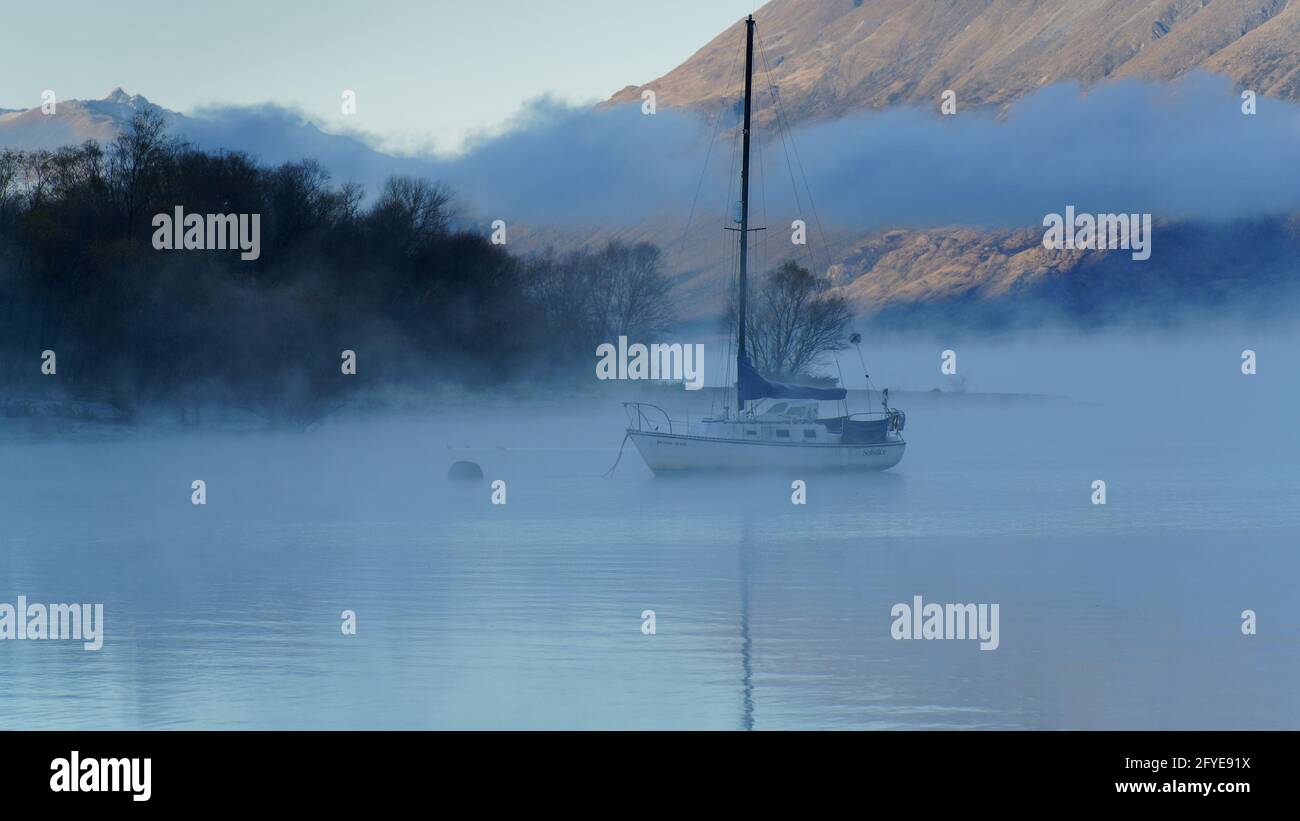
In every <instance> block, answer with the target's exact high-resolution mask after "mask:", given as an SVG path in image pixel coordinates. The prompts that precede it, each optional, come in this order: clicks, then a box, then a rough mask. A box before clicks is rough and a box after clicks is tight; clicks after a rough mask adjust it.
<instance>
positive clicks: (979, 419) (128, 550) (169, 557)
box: [0, 323, 1300, 729]
mask: <svg viewBox="0 0 1300 821" xmlns="http://www.w3.org/2000/svg"><path fill="white" fill-rule="evenodd" d="M866 337H867V338H866V341H865V345H864V353H865V354H866V355H867V364H868V367H869V368H870V369H871V374H872V380H873V383H874V384H875V385H876V386H878V387H879V386H889V387H891V394H892V396H891V399H892V404H894V405H896V406H897V407H900V408H902V409H903V410H904V411H906V412H907V429H906V432H905V435H906V438H907V439H908V442H909V445H908V451H907V455H906V457H905V458H904V460H903V462H902V463H901V464H900V465H899V466H898V467H897V468H895V469H894V470H892V471H889V472H888V473H884V474H877V475H835V474H810V475H807V476H793V475H791V476H787V475H783V474H771V475H746V476H725V477H690V478H680V479H666V478H655V477H653V476H652V475H651V474H650V473H649V471H648V470H647V469H646V468H645V466H644V464H643V463H642V462H641V460H640V458H639V456H638V455H637V453H636V452H635V450H634V449H633V448H632V446H631V445H630V444H629V445H628V447H627V450H626V451H625V452H624V453H623V455H622V459H621V462H620V464H619V466H618V468H617V470H616V471H615V472H614V474H613V476H612V477H611V478H602V474H603V473H604V472H605V471H606V470H607V469H608V468H609V466H610V465H611V464H612V463H613V462H614V460H615V457H616V455H617V452H618V447H619V444H620V442H621V440H622V438H623V426H624V417H623V414H622V412H621V408H620V407H619V401H620V399H621V398H623V396H624V395H625V393H626V388H627V386H626V385H621V384H618V383H595V381H594V378H593V384H594V387H593V388H592V389H591V390H590V391H586V392H584V393H582V394H580V395H576V396H574V395H559V394H556V393H548V392H543V391H542V390H541V389H539V388H534V387H517V388H515V389H512V390H510V391H503V392H501V393H500V394H492V395H489V394H472V395H464V396H462V397H460V398H459V399H453V400H451V401H448V402H445V403H441V404H436V405H430V406H429V407H428V408H427V409H424V410H406V411H400V412H399V411H390V412H384V411H372V412H368V413H359V412H358V413H351V414H342V415H338V416H335V417H331V418H329V419H327V420H325V421H324V422H323V423H321V424H319V425H316V426H314V427H312V428H311V429H309V430H308V431H307V432H304V433H298V432H280V431H256V430H255V431H222V430H213V429H208V430H201V431H198V432H196V431H194V430H189V429H184V428H179V427H156V428H155V427H142V428H117V427H104V428H102V429H96V428H91V429H82V430H80V431H79V432H77V433H76V434H75V435H68V434H65V433H46V434H43V435H40V436H34V435H32V434H30V433H29V432H25V431H24V430H22V429H20V428H19V427H18V425H17V424H16V423H14V422H13V421H12V420H5V421H0V463H2V464H3V465H4V469H3V470H0V522H2V523H3V524H2V529H0V538H2V539H3V544H2V545H0V547H2V549H0V600H3V601H9V602H11V603H12V602H13V601H14V600H15V598H16V597H17V595H19V594H23V595H26V596H27V597H28V600H29V601H32V602H102V603H103V604H104V611H105V640H104V647H103V649H102V650H100V651H99V652H97V653H95V652H85V651H83V650H82V649H81V645H80V643H79V642H49V641H47V642H28V641H23V642H18V641H4V642H0V716H2V718H0V727H4V728H31V729H35V728H56V727H96V728H154V727H166V728H183V727H193V728H281V727H294V728H318V727H321V728H323V727H342V728H361V727H367V728H424V727H473V728H487V727H493V728H495V727H548V728H551V727H565V728H567V727H716V728H750V727H753V728H783V727H873V728H879V727H906V728H919V727H974V728H1005V727H1031V728H1061V727H1115V728H1119V727H1157V728H1158V727H1163V728H1180V729H1185V728H1193V727H1207V728H1230V727H1232V728H1235V727H1258V728H1294V727H1296V726H1297V724H1300V721H1298V720H1297V719H1300V697H1298V696H1297V695H1296V693H1295V688H1294V682H1295V681H1296V677H1297V674H1298V673H1300V657H1297V655H1296V654H1295V652H1294V648H1295V646H1296V644H1295V643H1296V640H1297V638H1300V602H1298V601H1297V599H1296V597H1295V596H1294V592H1293V590H1292V589H1291V588H1292V584H1293V582H1292V580H1293V579H1295V578H1296V577H1297V570H1300V567H1298V565H1300V559H1297V557H1296V551H1295V545H1296V542H1297V536H1298V535H1300V504H1297V502H1300V470H1298V469H1297V467H1296V465H1297V463H1298V457H1300V437H1298V436H1297V434H1296V432H1295V427H1294V417H1295V412H1294V409H1295V407H1296V400H1297V399H1298V398H1300V390H1298V386H1297V382H1296V380H1295V378H1294V376H1293V374H1292V373H1291V369H1290V368H1289V366H1288V357H1289V356H1291V355H1292V352H1293V351H1295V350H1296V349H1297V348H1296V342H1297V341H1300V340H1298V338H1300V333H1297V329H1296V328H1259V327H1251V326H1249V325H1245V324H1226V323H1225V324H1221V325H1213V326H1210V325H1207V326H1204V327H1198V328H1193V329H1188V330H1185V331H1178V332H1140V331H1132V330H1129V331H1113V332H1106V333H1098V334H1093V335H1084V334H1059V335H1056V334H1047V333H1044V334H1020V335H1016V336H1007V337H986V336H967V337H963V338H958V339H946V338H943V336H942V335H940V334H929V333H921V332H916V333H911V334H895V335H889V336H883V335H874V336H873V335H872V334H871V333H869V332H868V333H867V334H866ZM1246 348H1250V349H1253V350H1255V351H1256V352H1257V354H1258V361H1259V373H1258V374H1257V375H1254V376H1244V375H1242V374H1241V370H1240V363H1241V360H1240V354H1241V351H1242V350H1243V349H1246ZM944 349H952V350H955V351H956V352H957V356H958V377H959V378H962V379H964V383H958V382H955V381H954V377H946V376H943V375H941V374H940V372H939V353H940V351H942V350H944ZM850 358H851V359H852V365H853V367H850ZM709 361H710V365H712V363H713V362H714V361H715V358H714V357H713V356H712V355H710V360H709ZM593 364H594V363H593ZM841 367H842V369H843V371H844V375H845V380H846V383H847V384H848V386H849V387H850V388H855V389H856V388H862V387H863V383H862V381H861V379H860V377H858V376H857V372H858V371H859V370H860V368H859V367H858V366H857V361H856V355H855V354H852V353H851V352H846V353H845V354H842V355H841ZM710 381H711V382H712V381H713V380H712V379H710ZM963 387H964V391H965V392H964V393H962V392H958V391H957V390H956V389H958V388H963ZM935 388H940V389H941V390H940V392H934V391H933V389H935ZM706 393H707V392H700V393H699V394H695V395H691V394H687V393H686V392H684V391H682V392H676V391H670V392H664V393H663V394H662V398H661V399H657V400H655V401H656V403H657V404H662V405H663V406H664V407H665V408H666V409H669V410H674V409H682V410H683V412H685V411H689V412H691V413H692V414H697V413H699V412H701V411H707V409H708V405H709V403H710V402H711V401H712V399H711V398H710V397H708V396H706V395H704V394H706ZM852 401H853V403H854V405H853V407H852V408H851V409H852V410H854V411H864V410H867V409H868V407H867V405H866V402H867V398H866V397H865V396H864V395H863V394H862V393H860V392H855V393H854V395H853V397H852ZM870 401H871V403H873V404H875V403H877V402H878V394H876V393H873V394H872V395H871V399H870ZM461 459H469V460H473V461H476V462H478V463H479V464H481V465H482V467H483V470H484V474H485V480H484V482H483V483H481V484H474V485H469V486H465V485H454V484H450V483H449V482H448V481H447V480H446V479H445V474H446V469H447V466H448V465H449V464H450V463H451V462H452V461H455V460H461ZM195 479H203V480H204V481H205V482H206V483H207V493H208V503H207V505H206V506H193V505H191V504H190V493H191V490H190V483H191V482H192V481H193V480H195ZM494 479H502V480H505V481H506V483H507V494H508V496H507V498H508V502H507V504H506V505H504V506H500V505H497V506H494V505H492V504H491V503H490V498H489V497H490V490H489V486H488V485H489V483H490V482H491V481H492V480H494ZM794 479H803V480H805V481H806V482H807V485H808V503H807V505H806V506H796V505H792V504H791V503H790V493H791V490H790V483H791V482H792V481H793V480H794ZM1095 479H1102V480H1104V481H1106V483H1107V504H1106V505H1104V506H1097V505H1093V504H1091V502H1090V497H1091V493H1092V490H1091V483H1092V482H1093V480H1095ZM915 595H920V596H923V597H924V599H925V601H926V602H939V603H943V602H970V603H980V602H991V603H998V604H999V605H1000V613H1001V623H1000V647H999V648H998V649H997V650H995V651H981V650H979V647H978V642H972V641H895V640H893V639H891V637H890V624H891V621H892V619H891V617H890V608H891V607H892V606H893V605H894V604H895V603H898V602H907V603H910V602H911V601H912V597H913V596H915ZM345 609H351V610H354V611H356V613H357V624H358V632H357V635H356V636H343V635H341V634H340V629H339V626H340V623H341V622H340V613H341V611H343V610H345ZM646 609H652V610H654V611H655V612H656V621H657V634H656V635H653V636H646V635H643V634H642V632H641V613H642V611H643V610H646ZM1245 609H1252V610H1255V611H1256V612H1257V613H1258V615H1259V634H1258V635H1255V636H1243V635H1242V633H1241V630H1240V624H1241V618H1240V614H1241V612H1242V610H1245ZM1245 694H1249V697H1247V696H1246V695H1245Z"/></svg>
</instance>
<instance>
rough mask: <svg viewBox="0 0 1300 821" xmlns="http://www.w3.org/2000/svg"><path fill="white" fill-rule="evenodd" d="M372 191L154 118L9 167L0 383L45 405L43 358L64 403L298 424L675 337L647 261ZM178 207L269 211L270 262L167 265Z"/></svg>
mask: <svg viewBox="0 0 1300 821" xmlns="http://www.w3.org/2000/svg"><path fill="white" fill-rule="evenodd" d="M365 194H366V192H365V191H364V190H362V188H360V187H359V186H357V185H354V184H341V185H340V184H335V183H334V182H333V181H332V180H331V179H330V177H329V175H328V174H327V173H326V172H325V170H324V169H323V168H322V167H321V166H320V165H319V164H318V163H316V162H315V161H313V160H303V161H301V162H296V163H288V164H285V165H281V166H279V167H266V166H262V165H260V164H258V163H257V162H256V161H254V160H253V159H252V158H250V157H249V156H247V155H245V154H242V153H237V152H215V153H214V152H207V151H202V150H199V149H197V148H195V147H193V146H190V145H188V144H185V143H183V142H179V141H177V140H175V139H173V138H172V137H170V136H169V135H168V134H167V132H166V130H165V125H164V122H163V120H162V118H161V115H160V114H158V113H157V112H142V113H140V114H138V115H137V116H136V117H135V119H134V120H133V122H132V123H131V125H130V127H129V128H127V129H125V130H124V133H123V134H122V135H121V136H120V137H118V138H117V139H116V140H115V141H114V142H113V143H112V144H110V145H107V146H104V145H99V144H97V143H94V142H89V143H86V144H84V145H81V146H76V147H66V148H62V149H59V150H58V151H52V152H51V151H35V152H15V151H3V152H0V386H5V387H6V388H7V389H8V390H9V391H10V392H13V391H15V390H16V391H19V392H21V391H24V390H28V391H43V390H47V389H48V386H49V385H50V384H51V382H49V381H38V380H46V379H48V377H42V376H41V375H40V370H39V368H40V359H39V356H40V352H41V351H42V350H45V349H50V350H54V351H55V352H56V354H57V356H58V376H57V383H55V384H57V385H58V386H59V389H60V390H63V391H65V392H67V393H69V394H70V395H72V396H77V397H82V398H94V399H103V400H108V401H111V402H113V403H114V404H116V405H117V406H118V407H121V408H124V409H128V410H130V409H136V408H140V407H143V406H147V405H152V404H157V405H162V406H166V405H176V406H177V407H180V408H182V409H183V408H186V407H193V408H195V409H197V408H198V407H200V406H203V405H208V404H213V403H227V404H231V405H235V406H243V407H246V408H249V409H250V410H254V411H256V412H257V413H259V414H262V415H264V416H266V417H268V418H271V419H275V420H278V421H287V422H292V423H302V422H306V421H310V420H311V419H313V418H316V417H318V416H320V415H321V414H322V413H324V412H327V411H328V410H329V409H330V408H332V407H334V406H337V405H338V404H340V403H342V402H343V401H345V400H346V399H347V397H348V396H350V395H354V393H355V390H356V388H357V387H358V386H361V385H366V386H376V385H385V384H392V385H415V386H429V385H434V384H447V383H456V384H467V385H471V386H474V385H489V384H494V383H499V382H503V381H506V380H509V379H512V378H515V377H517V376H520V375H524V374H527V375H537V374H538V373H539V372H542V371H547V370H551V371H556V372H558V373H559V375H561V376H562V375H563V374H566V373H567V374H571V375H572V376H573V378H579V377H580V376H581V375H585V374H587V373H588V372H589V371H590V367H589V364H590V363H589V361H587V362H582V363H581V367H577V364H578V363H577V361H576V360H578V359H579V358H585V359H587V360H589V359H590V358H591V357H592V356H594V351H595V346H596V345H597V344H599V343H600V342H603V341H606V340H607V339H608V338H610V337H611V336H616V335H617V334H619V333H627V334H629V335H636V334H641V333H653V332H657V331H659V330H662V329H663V327H664V326H665V325H667V324H668V321H669V316H670V308H669V296H670V294H669V284H668V281H667V279H666V278H665V277H664V275H663V273H662V270H661V267H660V260H659V252H658V250H657V249H655V248H654V247H653V246H650V245H646V244H641V245H636V246H629V245H624V244H618V243H611V244H610V245H608V246H606V247H605V248H603V249H599V250H595V251H583V252H575V253H571V254H567V255H563V256H557V255H554V254H546V255H542V256H539V257H536V258H533V259H521V258H517V257H515V256H513V255H511V254H509V253H508V252H507V251H506V250H505V249H504V248H503V247H501V246H498V245H494V244H492V243H491V242H490V240H489V238H488V237H487V236H486V235H485V234H483V233H479V232H477V231H471V230H465V229H463V228H460V227H457V219H456V214H455V213H454V210H453V208H452V194H451V192H450V191H448V190H447V189H446V188H444V187H442V186H440V185H438V184H436V183H433V182H430V181H428V180H422V179H412V178H402V177H398V178H393V179H390V180H389V181H388V182H387V183H386V184H385V185H384V186H383V187H382V189H381V190H380V191H378V192H376V195H375V196H374V197H372V198H370V199H369V200H367V199H366V196H365ZM178 205H180V206H183V208H184V210H185V212H186V213H189V214H193V213H198V214H235V213H240V214H260V215H261V256H260V258H258V259H257V260H256V261H244V260H241V259H240V256H239V253H238V252H237V251H199V250H188V251H165V250H155V249H154V247H153V245H152V241H151V240H152V237H153V233H154V228H153V227H152V225H151V220H152V218H153V216H154V215H155V214H164V213H165V214H171V213H172V212H173V210H174V209H175V207H176V206H178ZM344 350H354V351H356V353H357V362H358V369H357V375H356V376H355V377H346V378H345V377H343V376H342V374H341V371H340V361H341V360H340V356H341V352H342V351H344ZM547 375H548V376H549V375H554V374H551V373H548V374H547Z"/></svg>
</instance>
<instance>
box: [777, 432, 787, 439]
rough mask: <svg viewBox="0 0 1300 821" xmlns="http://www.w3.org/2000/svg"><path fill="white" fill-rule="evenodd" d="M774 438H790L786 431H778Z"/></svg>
mask: <svg viewBox="0 0 1300 821" xmlns="http://www.w3.org/2000/svg"><path fill="white" fill-rule="evenodd" d="M776 438H777V439H789V438H790V431H788V430H778V431H777V432H776Z"/></svg>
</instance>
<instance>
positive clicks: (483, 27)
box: [0, 0, 761, 153]
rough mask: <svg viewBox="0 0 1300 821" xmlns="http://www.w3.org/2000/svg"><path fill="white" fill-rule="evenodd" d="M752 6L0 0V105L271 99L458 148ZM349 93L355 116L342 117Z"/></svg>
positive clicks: (653, 64)
mask: <svg viewBox="0 0 1300 821" xmlns="http://www.w3.org/2000/svg"><path fill="white" fill-rule="evenodd" d="M759 5H761V3H758V2H755V0H551V2H541V0H496V2H486V1H485V0H362V1H361V2H358V1H357V0H350V1H349V2H340V1H339V0H311V1H310V2H309V1H308V0H274V2H272V1H271V0H256V2H252V1H251V0H223V2H220V3H216V2H203V3H200V2H187V3H178V2H175V0H118V1H117V2H113V3H105V2H103V0H46V2H42V3H12V4H6V6H7V7H6V8H5V9H4V12H3V17H4V23H5V26H4V28H5V32H6V33H5V36H4V47H3V48H0V108H31V107H34V106H38V105H40V103H41V92H42V91H43V90H44V89H51V90H53V91H54V92H55V93H56V94H57V95H58V99H60V100H66V99H98V98H101V97H103V96H105V95H107V94H108V93H109V92H110V91H112V90H113V88H115V87H118V86H120V87H122V88H124V89H125V90H126V91H128V92H130V93H132V94H143V95H144V96H145V97H148V98H149V99H150V100H151V101H152V102H154V103H157V104H159V105H161V106H163V107H165V108H169V109H172V110H174V111H181V112H185V113H194V111H195V110H196V109H198V108H200V107H202V106H205V105H212V104H219V105H230V104H233V105H249V104H260V103H273V104H276V105H280V106H284V107H287V108H292V109H297V110H300V111H302V112H303V113H304V114H305V115H306V116H307V117H308V119H310V120H312V121H313V122H316V123H317V124H319V125H320V126H322V127H324V128H327V129H329V130H336V131H349V132H359V133H361V134H364V135H367V136H368V137H369V138H370V141H371V142H373V143H375V144H376V145H377V146H379V147H382V148H384V149H387V150H390V151H398V152H403V153H414V152H426V151H429V150H433V151H437V152H439V153H452V152H456V151H459V150H460V149H461V148H463V146H464V143H465V140H466V139H467V138H469V137H472V136H473V135H475V134H493V133H497V132H499V131H500V130H502V129H503V128H504V127H506V125H507V123H508V122H509V120H510V118H511V116H512V115H514V114H515V113H516V112H518V111H519V109H520V107H521V106H522V105H524V104H525V103H526V102H528V101H529V100H535V99H537V98H539V97H542V96H544V95H549V96H551V97H552V98H554V99H555V100H557V101H560V102H564V103H569V104H578V103H588V102H596V101H599V100H603V99H605V98H607V97H609V96H610V95H611V94H613V93H614V92H615V91H618V90H619V89H621V88H622V87H624V86H626V85H630V84H642V83H645V82H648V81H650V80H652V79H655V78H656V77H659V76H661V75H663V74H665V73H667V72H668V71H669V70H671V69H672V68H674V67H676V66H677V65H678V64H680V63H681V62H682V61H684V60H685V59H686V58H687V57H689V56H690V55H691V54H693V53H694V52H695V51H696V50H698V49H699V48H700V47H702V46H703V45H704V44H705V43H707V42H708V41H709V40H711V39H712V38H713V37H715V36H716V35H717V34H719V33H720V32H722V31H723V29H725V28H726V27H727V26H728V25H730V24H731V23H733V22H735V21H736V20H738V19H740V18H741V17H743V16H744V15H745V14H748V13H750V12H752V11H754V10H755V9H756V8H757V7H758V6H759ZM345 89H350V90H352V91H355V92H356V95H357V112H356V115H355V116H350V117H344V116H343V115H342V113H341V111H340V103H341V95H342V93H343V91H344V90H345Z"/></svg>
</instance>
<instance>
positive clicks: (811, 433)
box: [803, 429, 817, 439]
mask: <svg viewBox="0 0 1300 821" xmlns="http://www.w3.org/2000/svg"><path fill="white" fill-rule="evenodd" d="M803 438H805V439H816V438H817V431H815V430H812V429H809V430H805V431H804V432H803Z"/></svg>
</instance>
